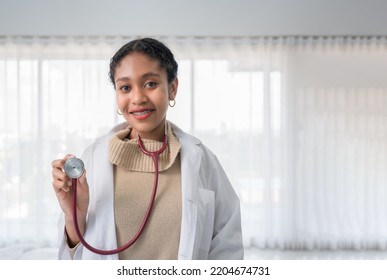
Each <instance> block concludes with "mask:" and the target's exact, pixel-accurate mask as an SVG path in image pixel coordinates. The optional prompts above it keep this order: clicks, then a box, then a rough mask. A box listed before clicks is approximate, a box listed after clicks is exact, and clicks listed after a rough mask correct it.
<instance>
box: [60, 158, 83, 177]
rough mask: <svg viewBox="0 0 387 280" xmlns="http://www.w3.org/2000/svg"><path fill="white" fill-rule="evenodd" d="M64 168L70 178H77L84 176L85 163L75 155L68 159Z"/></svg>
mask: <svg viewBox="0 0 387 280" xmlns="http://www.w3.org/2000/svg"><path fill="white" fill-rule="evenodd" d="M64 170H65V172H66V174H67V176H69V178H71V179H76V178H79V177H81V176H82V174H83V171H84V170H85V165H84V164H83V161H82V160H81V159H79V158H75V157H73V158H69V159H68V160H66V162H65V165H64Z"/></svg>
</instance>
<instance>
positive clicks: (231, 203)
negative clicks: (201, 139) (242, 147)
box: [207, 153, 244, 260]
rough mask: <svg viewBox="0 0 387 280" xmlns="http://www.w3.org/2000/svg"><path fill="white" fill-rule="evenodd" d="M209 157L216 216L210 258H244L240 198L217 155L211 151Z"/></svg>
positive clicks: (210, 181)
mask: <svg viewBox="0 0 387 280" xmlns="http://www.w3.org/2000/svg"><path fill="white" fill-rule="evenodd" d="M209 157H210V158H211V159H212V160H210V165H211V166H207V168H208V170H211V172H210V173H209V178H208V182H207V185H208V186H210V188H212V189H213V190H214V191H215V217H214V231H213V237H212V241H211V246H210V252H209V255H208V258H209V259H231V260H237V259H243V257H244V252H243V242H242V229H241V213H240V203H239V198H238V196H237V195H236V193H235V191H234V189H233V187H232V185H231V183H230V181H229V179H228V178H227V175H226V173H225V172H224V170H223V168H222V166H221V164H220V163H219V161H218V159H217V158H216V156H215V155H213V154H211V153H210V155H209ZM207 172H208V171H207Z"/></svg>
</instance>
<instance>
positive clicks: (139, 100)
mask: <svg viewBox="0 0 387 280" xmlns="http://www.w3.org/2000/svg"><path fill="white" fill-rule="evenodd" d="M130 98H131V103H132V104H134V105H139V104H143V103H146V102H147V101H148V97H147V96H146V94H145V93H144V91H143V90H142V89H141V88H139V87H136V88H133V89H132V92H131V94H130Z"/></svg>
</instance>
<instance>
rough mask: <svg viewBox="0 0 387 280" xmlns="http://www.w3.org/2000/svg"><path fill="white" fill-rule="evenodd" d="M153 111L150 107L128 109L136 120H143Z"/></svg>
mask: <svg viewBox="0 0 387 280" xmlns="http://www.w3.org/2000/svg"><path fill="white" fill-rule="evenodd" d="M154 111H155V110H154V109H151V108H140V109H135V110H132V111H130V112H129V114H130V115H132V116H133V117H134V118H135V119H136V120H145V119H147V118H149V117H150V116H151V115H152V113H153V112H154Z"/></svg>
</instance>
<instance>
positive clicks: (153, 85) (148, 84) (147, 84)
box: [145, 82, 157, 88]
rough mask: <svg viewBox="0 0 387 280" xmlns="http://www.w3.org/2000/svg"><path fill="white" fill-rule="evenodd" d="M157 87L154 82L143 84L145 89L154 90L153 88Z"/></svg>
mask: <svg viewBox="0 0 387 280" xmlns="http://www.w3.org/2000/svg"><path fill="white" fill-rule="evenodd" d="M156 86H157V83H155V82H147V83H146V84H145V87H146V88H154V87H156Z"/></svg>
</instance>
